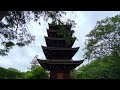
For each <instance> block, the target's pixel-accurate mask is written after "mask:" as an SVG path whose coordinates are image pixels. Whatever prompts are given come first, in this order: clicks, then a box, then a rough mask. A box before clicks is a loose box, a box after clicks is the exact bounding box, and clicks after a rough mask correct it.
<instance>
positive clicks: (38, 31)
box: [0, 11, 120, 72]
mask: <svg viewBox="0 0 120 90" xmlns="http://www.w3.org/2000/svg"><path fill="white" fill-rule="evenodd" d="M66 13H67V14H66V16H65V17H63V20H66V19H67V18H70V19H73V20H75V22H76V23H77V25H76V27H75V28H72V29H73V30H74V31H75V33H74V35H75V36H76V37H77V39H78V40H76V41H75V43H74V45H73V47H80V48H79V50H78V52H77V53H76V54H75V55H74V56H73V58H72V59H73V60H82V59H83V55H84V51H83V50H82V49H83V48H84V47H85V45H84V43H85V40H86V35H87V34H88V33H89V32H90V31H91V30H92V29H93V28H94V26H95V25H96V22H97V21H100V20H102V19H105V18H106V17H107V16H108V17H112V16H115V15H117V14H120V11H74V12H71V11H66ZM50 22H51V20H48V22H45V21H44V20H43V19H41V25H39V24H38V23H36V22H33V21H31V22H30V23H29V24H28V28H29V31H30V32H31V34H32V35H35V41H34V42H33V43H31V44H30V45H29V46H25V47H22V48H20V47H18V46H15V47H14V48H13V49H11V50H10V52H9V54H8V56H0V67H4V68H15V69H17V70H19V71H22V72H26V71H27V70H29V69H28V68H30V62H31V61H32V59H33V58H34V57H35V56H36V55H38V57H39V59H46V58H45V56H44V53H43V51H42V48H41V45H43V46H46V43H45V39H44V36H47V31H46V30H47V29H48V23H50ZM87 63H88V60H85V61H84V62H83V64H87ZM83 64H81V65H80V66H82V65H83Z"/></svg>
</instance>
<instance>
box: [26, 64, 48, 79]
mask: <svg viewBox="0 0 120 90" xmlns="http://www.w3.org/2000/svg"><path fill="white" fill-rule="evenodd" d="M48 76H49V74H48V72H46V71H45V69H44V68H42V67H41V66H37V67H35V68H33V69H32V70H31V71H28V72H27V73H26V74H25V75H24V78H25V79H48V78H49V77H48Z"/></svg>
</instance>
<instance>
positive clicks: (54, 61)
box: [37, 59, 84, 64]
mask: <svg viewBox="0 0 120 90" xmlns="http://www.w3.org/2000/svg"><path fill="white" fill-rule="evenodd" d="M37 60H38V62H39V63H46V64H81V63H83V61H84V60H76V61H73V60H54V59H46V60H43V59H37Z"/></svg>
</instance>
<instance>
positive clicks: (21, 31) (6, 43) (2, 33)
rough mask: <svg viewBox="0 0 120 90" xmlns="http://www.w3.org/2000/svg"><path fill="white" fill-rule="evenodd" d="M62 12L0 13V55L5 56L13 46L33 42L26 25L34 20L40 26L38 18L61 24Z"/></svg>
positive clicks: (33, 38)
mask: <svg viewBox="0 0 120 90" xmlns="http://www.w3.org/2000/svg"><path fill="white" fill-rule="evenodd" d="M65 14H66V13H65V12H64V11H0V43H1V45H2V46H1V47H0V55H3V56H4V55H7V54H8V52H9V50H10V49H11V48H12V47H13V46H16V45H17V46H20V47H22V46H25V45H29V44H30V43H31V42H32V41H34V40H35V36H33V35H31V33H30V32H29V30H28V28H27V24H28V23H29V22H30V21H31V20H34V21H35V22H38V23H39V24H40V18H44V20H45V21H47V20H48V19H49V18H51V19H52V21H53V22H54V21H55V22H61V20H60V17H62V16H63V15H65Z"/></svg>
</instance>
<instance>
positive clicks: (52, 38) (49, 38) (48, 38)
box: [44, 36, 65, 40]
mask: <svg viewBox="0 0 120 90" xmlns="http://www.w3.org/2000/svg"><path fill="white" fill-rule="evenodd" d="M44 38H45V40H65V39H64V38H57V37H46V36H44Z"/></svg>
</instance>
